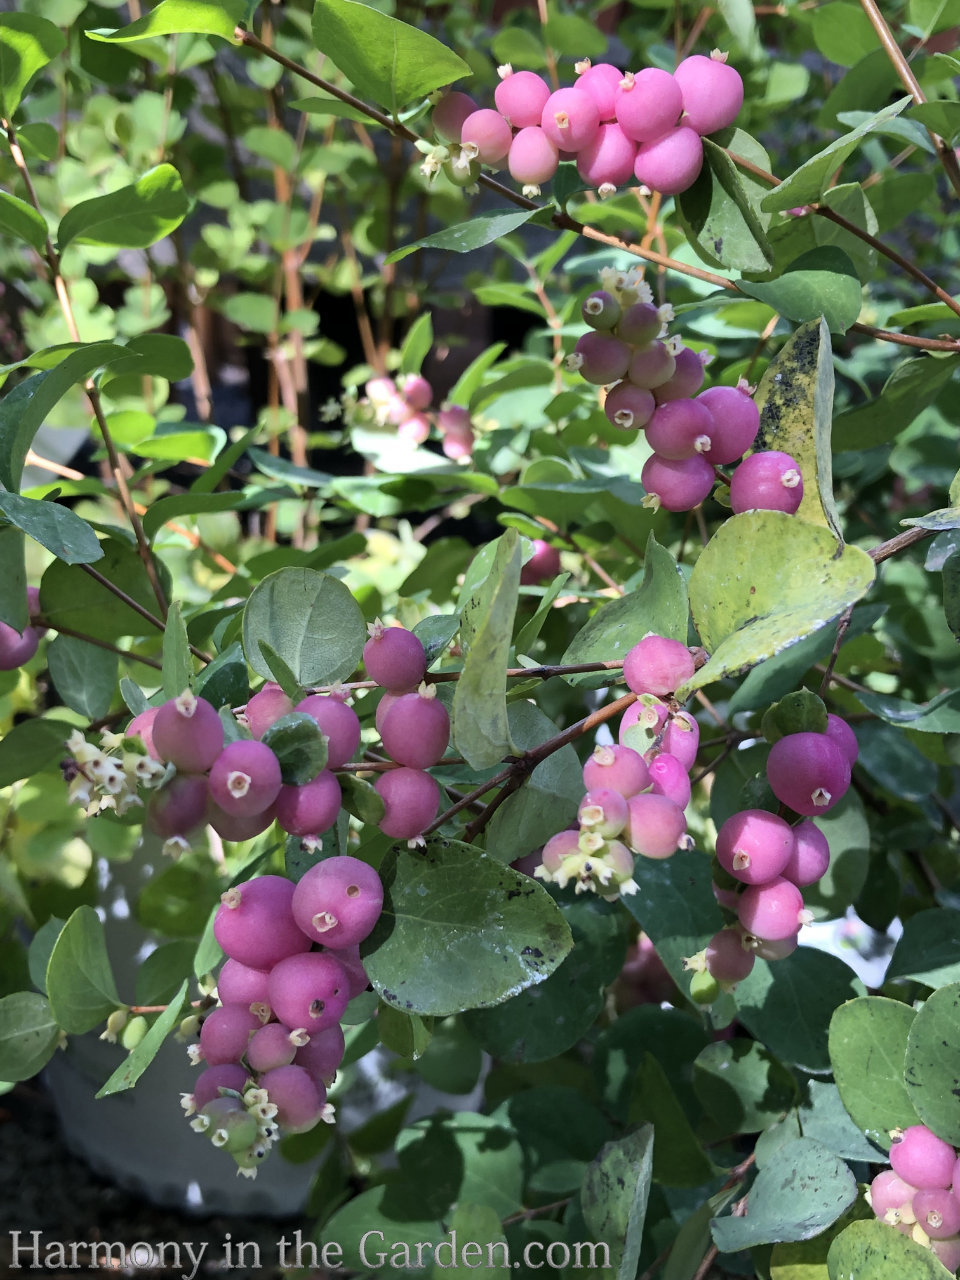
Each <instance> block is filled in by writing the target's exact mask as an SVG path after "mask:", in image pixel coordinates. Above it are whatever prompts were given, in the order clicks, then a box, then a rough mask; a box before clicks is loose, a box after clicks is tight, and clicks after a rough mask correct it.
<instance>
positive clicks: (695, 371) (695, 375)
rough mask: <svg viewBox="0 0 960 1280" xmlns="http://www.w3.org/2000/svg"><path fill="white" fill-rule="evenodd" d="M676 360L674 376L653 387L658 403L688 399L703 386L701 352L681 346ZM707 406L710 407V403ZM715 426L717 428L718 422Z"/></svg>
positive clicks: (703, 369) (703, 367)
mask: <svg viewBox="0 0 960 1280" xmlns="http://www.w3.org/2000/svg"><path fill="white" fill-rule="evenodd" d="M674 360H675V361H676V365H677V367H676V369H675V370H674V373H673V375H672V377H670V378H668V379H667V381H666V382H661V384H660V386H659V387H654V389H653V396H654V399H655V400H656V402H657V404H666V402H667V401H668V400H687V399H689V398H690V397H691V396H695V395H696V394H697V392H698V391H699V390H700V388H701V387H702V386H703V378H704V371H705V366H704V363H703V361H702V360H701V358H700V354H699V352H697V351H692V350H691V349H690V347H681V348H680V350H679V351H678V352H677V353H676V355H675V356H674ZM707 408H708V409H709V408H710V406H709V404H708V405H707ZM714 428H715V429H716V424H714ZM712 438H713V437H712V436H711V439H712ZM750 443H751V444H752V443H753V441H752V440H751V442H750ZM707 458H708V460H709V461H710V462H713V461H714V459H713V458H712V457H710V455H709V453H708V454H707Z"/></svg>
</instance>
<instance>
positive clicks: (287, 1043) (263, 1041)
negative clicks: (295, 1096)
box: [247, 1022, 306, 1071]
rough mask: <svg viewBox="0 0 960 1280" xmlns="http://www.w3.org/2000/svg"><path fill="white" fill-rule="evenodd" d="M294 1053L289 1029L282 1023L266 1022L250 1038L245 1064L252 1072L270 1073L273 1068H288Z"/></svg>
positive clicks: (295, 1048)
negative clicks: (247, 1064)
mask: <svg viewBox="0 0 960 1280" xmlns="http://www.w3.org/2000/svg"><path fill="white" fill-rule="evenodd" d="M305 1034H306V1033H305V1032H304V1035H305ZM296 1052H297V1046H296V1045H295V1044H294V1042H293V1040H291V1039H290V1028H289V1027H287V1026H285V1025H284V1024H283V1023H282V1022H268V1023H267V1025H266V1026H265V1027H260V1028H258V1030H256V1031H254V1033H253V1035H252V1036H251V1037H250V1043H249V1044H248V1045H247V1062H248V1063H249V1064H250V1068H251V1070H253V1071H272V1070H273V1069H274V1068H275V1067H288V1066H289V1065H290V1063H291V1062H293V1059H294V1057H295V1055H296Z"/></svg>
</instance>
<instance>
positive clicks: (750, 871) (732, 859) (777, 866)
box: [717, 809, 795, 884]
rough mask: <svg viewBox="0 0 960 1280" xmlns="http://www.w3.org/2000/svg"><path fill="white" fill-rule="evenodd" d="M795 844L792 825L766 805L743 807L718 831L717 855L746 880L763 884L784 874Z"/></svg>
mask: <svg viewBox="0 0 960 1280" xmlns="http://www.w3.org/2000/svg"><path fill="white" fill-rule="evenodd" d="M794 848H795V841H794V835H793V830H792V829H791V827H790V825H789V824H788V823H787V822H785V821H784V820H783V818H779V817H777V815H776V814H775V813H767V812H766V811H765V810H763V809H743V810H741V811H740V812H739V813H735V814H733V815H732V816H731V817H729V818H728V819H727V820H726V822H725V823H724V824H723V826H722V827H721V828H720V830H719V831H718V832H717V859H718V860H719V862H720V865H721V866H722V867H723V869H724V870H725V871H728V872H729V873H730V875H732V876H734V877H735V878H736V879H737V880H740V881H742V883H743V884H764V883H766V881H768V880H773V879H775V878H776V877H777V876H780V875H783V874H784V868H785V867H786V865H787V863H788V862H789V861H790V858H791V856H792V854H793V853H794Z"/></svg>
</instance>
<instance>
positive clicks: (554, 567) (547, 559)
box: [520, 538, 560, 587]
mask: <svg viewBox="0 0 960 1280" xmlns="http://www.w3.org/2000/svg"><path fill="white" fill-rule="evenodd" d="M559 572H560V552H559V551H558V550H557V549H556V547H551V545H550V543H549V542H545V541H544V540H543V538H534V540H533V555H532V556H531V557H530V559H529V560H528V561H527V562H526V563H525V564H524V566H523V568H522V569H521V570H520V585H521V586H522V587H535V586H536V585H537V584H538V583H540V582H544V581H547V582H549V581H550V580H551V579H553V578H555V577H556V576H557V574H558V573H559Z"/></svg>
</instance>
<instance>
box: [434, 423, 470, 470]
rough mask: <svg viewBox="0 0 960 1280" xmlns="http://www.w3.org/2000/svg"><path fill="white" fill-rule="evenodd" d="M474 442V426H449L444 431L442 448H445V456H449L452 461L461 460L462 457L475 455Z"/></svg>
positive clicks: (441, 442)
mask: <svg viewBox="0 0 960 1280" xmlns="http://www.w3.org/2000/svg"><path fill="white" fill-rule="evenodd" d="M474 443H475V440H474V434H473V428H472V427H470V426H466V427H447V428H446V430H444V431H443V439H442V440H441V441H440V448H441V449H442V450H443V454H444V457H446V458H449V459H450V460H451V462H459V460H460V459H461V458H470V457H472V456H473V446H474Z"/></svg>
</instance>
